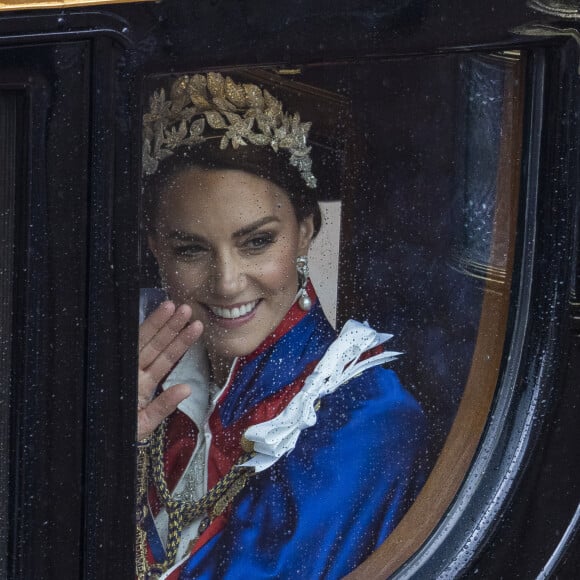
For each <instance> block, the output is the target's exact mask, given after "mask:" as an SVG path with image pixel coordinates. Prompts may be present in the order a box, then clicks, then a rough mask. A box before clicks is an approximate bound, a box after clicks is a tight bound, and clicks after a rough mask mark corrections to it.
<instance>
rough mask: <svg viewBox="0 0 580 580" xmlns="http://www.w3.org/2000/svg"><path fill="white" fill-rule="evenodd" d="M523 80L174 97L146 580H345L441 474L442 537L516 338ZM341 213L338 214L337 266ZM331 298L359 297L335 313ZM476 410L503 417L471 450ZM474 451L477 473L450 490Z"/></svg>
mask: <svg viewBox="0 0 580 580" xmlns="http://www.w3.org/2000/svg"><path fill="white" fill-rule="evenodd" d="M518 67H520V63H519V60H518V58H517V55H511V56H510V57H509V58H507V57H505V58H504V57H502V58H499V57H477V56H476V57H472V56H461V57H459V56H453V57H438V58H432V59H418V60H404V61H390V62H383V63H378V62H377V63H372V64H365V65H344V66H327V67H315V68H311V69H308V68H305V69H304V70H302V71H301V72H300V74H299V75H297V76H296V77H295V78H290V79H288V78H286V77H283V76H281V75H279V74H276V72H274V71H268V70H264V69H253V70H236V71H232V72H231V74H230V75H223V76H222V75H221V74H216V73H204V74H197V75H195V74H192V75H190V76H188V77H179V78H175V77H173V78H168V77H156V78H155V77H154V78H151V79H150V82H149V85H148V86H149V88H148V91H149V94H150V95H152V99H151V101H150V102H149V103H148V104H146V105H145V109H146V111H145V117H144V157H143V164H144V174H145V175H144V198H143V216H144V219H143V247H144V248H145V253H144V259H143V284H142V285H143V291H142V300H141V314H142V320H144V322H143V324H142V327H141V332H140V342H141V356H140V369H141V372H140V392H139V394H140V410H139V433H140V438H141V441H140V442H139V445H138V449H139V473H140V477H139V502H140V503H139V510H138V516H139V518H138V519H139V526H138V545H137V572H138V575H139V576H142V577H145V576H146V574H147V573H156V574H158V575H159V576H160V577H166V575H167V574H169V573H170V571H171V570H173V569H174V568H175V569H176V570H180V572H181V573H182V575H183V577H197V576H198V575H201V574H203V573H209V574H210V575H214V576H216V577H220V576H223V575H226V574H230V575H233V576H235V575H236V574H239V575H242V574H243V573H244V572H245V571H247V570H255V571H259V572H256V573H257V574H258V575H264V576H281V577H286V576H288V577H290V576H298V577H308V578H316V577H329V578H331V577H332V578H334V577H336V578H338V577H342V576H344V575H345V574H347V573H349V572H351V571H352V570H353V569H354V568H355V567H357V566H359V565H360V564H361V563H362V562H363V561H364V560H365V558H367V557H368V556H369V555H370V554H371V553H373V552H374V551H375V550H377V548H378V547H379V546H381V544H383V542H384V541H385V539H386V538H387V537H389V535H390V534H391V532H392V531H393V530H394V528H395V527H396V526H397V524H398V523H399V521H400V520H401V518H402V517H403V515H404V514H405V512H406V511H407V509H408V508H409V507H410V506H411V505H412V504H413V501H414V500H415V498H416V497H417V494H418V493H419V490H420V489H421V487H422V483H423V481H424V479H425V477H426V475H427V474H428V472H429V471H430V470H431V468H432V467H433V465H434V464H435V462H436V460H437V458H438V457H439V463H438V464H437V466H436V467H435V470H434V472H433V473H434V476H433V477H431V478H430V480H429V482H430V484H428V485H427V486H426V488H425V489H426V490H427V491H424V492H423V493H422V496H421V497H423V496H425V495H426V494H427V495H428V494H429V493H431V496H430V497H431V499H433V497H435V496H437V494H439V496H438V499H437V501H434V502H433V504H437V503H438V502H439V504H441V505H439V504H438V505H437V506H436V507H435V508H434V509H433V510H432V511H433V514H434V515H433V517H431V519H430V518H429V517H427V516H425V517H424V519H425V522H427V523H426V524H424V523H422V524H421V525H418V526H416V527H417V528H421V533H423V532H425V530H427V527H429V526H430V528H429V529H432V527H433V525H435V523H436V521H437V519H438V517H439V516H437V514H438V513H440V512H439V511H437V510H439V508H440V507H441V506H443V509H444V507H446V506H447V505H448V504H449V501H450V500H451V498H452V497H453V494H454V493H455V491H454V490H456V487H455V488H454V487H453V486H454V485H455V483H457V482H458V481H461V479H462V477H463V476H464V474H465V470H466V469H467V466H468V462H469V457H470V455H469V453H472V452H473V450H474V447H473V445H474V443H473V442H475V443H476V442H477V440H478V439H479V436H480V434H481V429H482V427H483V422H482V421H484V420H485V416H486V414H487V409H488V406H489V400H490V397H491V394H492V393H493V389H494V387H495V382H496V378H497V371H498V366H497V365H498V360H499V358H498V353H501V348H502V344H503V340H504V335H505V323H506V313H507V310H506V304H507V302H506V297H507V294H508V292H509V280H510V275H511V264H512V260H513V246H514V235H515V231H514V224H515V219H514V218H515V207H516V201H517V185H514V184H517V175H518V172H519V169H518V160H519V148H520V141H519V133H520V131H521V128H520V123H519V119H520V117H521V112H520V111H521V109H520V108H519V103H520V102H521V97H520V96H519V95H518V94H517V91H515V90H514V86H516V84H517V83H516V81H517V78H518V75H519V74H521V69H520V68H518ZM232 79H233V80H232ZM510 91H511V92H510ZM296 112H299V115H298V114H297V113H296ZM510 155H511V156H512V157H511V159H512V162H511V163H509V164H506V163H505V162H504V161H502V160H503V159H505V158H507V157H509V156H510ZM319 201H325V202H327V205H326V208H327V210H328V211H329V212H330V215H333V216H334V217H333V218H332V219H330V218H329V219H327V220H325V222H326V223H323V224H322V231H324V230H325V228H326V230H327V231H326V235H327V239H328V240H330V241H326V242H324V243H322V244H320V245H319V247H318V248H315V247H311V246H312V242H313V240H314V238H315V237H317V234H318V231H319V229H320V213H319V211H320V210H319V207H318V204H317V202H319ZM321 235H322V234H321ZM337 240H340V243H338V242H337ZM311 252H312V254H311ZM314 253H316V257H315V256H314ZM309 255H310V258H311V259H310V261H309V263H308V265H307V261H306V260H305V259H304V257H305V256H309ZM318 268H319V269H318ZM309 269H310V272H309ZM317 269H318V270H317ZM310 273H311V274H312V276H311V278H312V280H314V282H315V283H314V285H313V284H312V281H311V280H310V278H309V274H310ZM500 273H501V275H500ZM317 280H322V281H323V282H328V280H337V281H338V283H337V284H336V283H335V284H334V291H333V287H332V286H333V285H332V284H327V287H328V288H329V289H328V288H327V290H325V293H324V294H325V298H324V299H323V300H322V304H323V306H324V312H323V310H322V309H321V308H320V306H319V301H318V298H317V295H316V291H315V289H314V287H315V286H316V285H317ZM492 284H496V286H497V287H496V286H492ZM490 293H492V294H493V295H494V296H496V297H497V299H496V300H495V302H493V300H492V299H491V298H489V295H490ZM167 300H170V302H167ZM333 309H335V310H333ZM334 312H336V323H337V324H336V326H337V328H338V330H339V331H340V329H341V328H343V326H344V328H345V329H346V331H347V334H344V332H345V331H344V330H343V333H342V334H340V336H338V338H337V333H336V332H335V331H334V330H333V326H334V320H332V323H333V324H329V323H328V322H327V320H326V317H325V313H326V315H327V316H330V317H331V318H332V319H334ZM347 319H354V320H368V321H369V323H370V327H365V326H362V325H360V324H358V323H353V322H348V323H346V324H345V322H346V321H347ZM486 319H489V320H490V321H491V324H488V323H484V322H483V321H484V320H486ZM198 320H199V321H201V323H202V324H200V323H199V322H193V321H198ZM480 320H481V321H482V322H480ZM371 328H376V329H377V330H379V331H380V332H385V331H394V333H395V338H393V339H392V340H391V342H390V343H389V344H388V347H387V348H389V349H390V348H392V349H393V350H395V349H396V350H397V351H403V352H404V353H405V354H404V356H402V357H400V358H396V357H394V356H392V355H393V353H389V352H386V351H385V348H386V347H385V346H384V345H382V346H379V345H380V344H381V343H383V342H384V340H385V339H386V338H387V337H386V336H383V335H381V334H377V333H376V332H375V331H373V330H371ZM391 345H392V346H391ZM490 345H493V348H495V350H494V351H493V352H491V351H489V352H488V351H487V350H486V349H488V347H489V346H490ZM375 347H378V348H375ZM486 355H487V358H486ZM485 360H487V361H488V362H487V363H486V362H485ZM482 361H483V362H482ZM381 365H382V366H384V367H386V368H380V366H381ZM482 365H483V366H482ZM393 371H396V372H397V373H398V374H399V376H401V378H402V384H403V385H405V387H406V389H407V390H406V389H405V388H403V387H402V386H401V383H400V382H399V380H398V379H397V375H395V373H394V372H393ZM474 377H477V380H479V383H478V384H477V385H476V380H475V379H474ZM474 392H476V393H483V395H482V396H481V397H480V399H477V398H474V397H473V396H472V395H471V394H470V393H474ZM176 406H178V410H177V411H175V412H172V411H173V409H175V407H176ZM465 408H467V409H468V411H470V412H471V411H473V412H476V414H478V416H479V417H480V420H479V423H477V425H478V427H477V428H476V429H475V430H474V431H473V430H472V431H473V433H472V434H471V436H470V437H467V438H463V439H462V437H461V436H454V435H453V433H454V430H455V431H457V430H459V432H461V429H462V425H463V423H464V422H465V421H464V417H465V416H466V411H465ZM421 409H422V410H421ZM165 417H167V418H165ZM158 424H159V426H158ZM471 424H472V425H473V424H474V423H473V421H472V422H471ZM452 425H453V428H452ZM450 431H451V435H450V436H449V439H453V440H454V441H455V444H456V446H457V445H458V444H459V443H458V442H461V441H464V442H466V443H465V446H464V448H463V449H457V451H458V452H459V453H460V454H462V456H463V457H464V459H465V458H467V460H466V461H462V462H457V463H458V464H459V466H458V467H457V469H454V470H451V471H453V474H452V476H451V477H450V478H449V479H450V481H451V483H450V484H446V489H445V492H444V493H440V492H441V489H439V488H438V487H437V486H439V485H441V481H442V479H441V478H440V479H439V480H438V481H439V483H433V482H434V481H437V480H436V477H435V476H436V474H437V472H438V470H439V471H441V467H440V464H441V462H442V461H443V460H444V458H445V457H446V453H447V456H448V455H449V452H448V451H447V452H444V453H443V454H441V455H440V451H441V448H442V445H443V442H444V441H445V439H446V438H447V437H448V434H449V433H450ZM470 446H472V447H473V449H472V447H470ZM450 448H452V445H451V447H450V443H449V442H448V445H447V447H446V449H447V450H448V449H450ZM454 452H455V451H454ZM448 461H449V460H448ZM455 472H457V473H455ZM457 485H458V483H457ZM429 490H430V491H429ZM421 497H420V499H421ZM423 501H424V502H425V500H423ZM416 506H417V503H415V507H416ZM429 509H430V508H428V509H427V510H424V513H425V512H428V511H429ZM411 511H413V510H411ZM427 515H428V514H427ZM433 518H436V519H433ZM407 519H408V518H406V519H405V521H407ZM415 523H416V520H415ZM400 528H401V526H399V528H398V529H400ZM398 529H397V532H398ZM425 533H427V532H425ZM423 539H424V538H423ZM387 543H388V541H387ZM383 547H384V545H383ZM377 554H380V549H379V550H378V551H376V552H375V553H374V555H373V558H375V557H377ZM407 555H409V554H407ZM397 557H398V556H397V554H395V553H394V552H393V561H397Z"/></svg>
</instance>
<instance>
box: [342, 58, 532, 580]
mask: <svg viewBox="0 0 580 580" xmlns="http://www.w3.org/2000/svg"><path fill="white" fill-rule="evenodd" d="M523 74H524V58H521V59H520V60H518V61H515V60H512V61H509V60H508V59H506V73H505V89H504V99H505V106H504V110H503V119H502V126H503V127H509V129H510V130H506V131H504V137H503V138H502V140H501V144H500V155H499V159H500V163H499V168H498V176H497V180H498V181H497V183H498V203H497V207H496V212H495V219H494V224H495V226H494V236H493V249H492V257H491V261H492V263H493V259H494V255H493V253H494V250H495V249H496V248H501V247H503V248H505V247H506V246H505V241H506V237H507V239H508V240H509V244H508V245H507V247H508V248H509V253H508V256H507V272H506V278H505V286H504V289H503V291H502V292H498V291H497V287H496V286H495V285H494V284H493V282H492V281H488V282H487V283H486V288H485V294H484V298H483V304H482V310H481V317H480V323H479V331H478V335H477V341H476V345H475V350H474V354H473V359H472V364H471V369H470V372H469V377H468V379H467V383H466V386H465V391H464V394H463V397H462V400H461V403H460V406H459V409H458V411H457V415H456V417H455V421H454V422H453V426H452V427H451V430H450V432H449V435H448V436H447V440H446V442H445V446H444V447H443V450H442V452H441V455H440V456H439V459H438V460H437V463H436V464H435V467H434V468H433V471H432V472H431V474H430V476H429V479H428V480H427V482H426V483H425V486H424V487H423V489H422V490H421V493H420V494H419V497H418V498H417V500H416V501H415V502H414V504H413V505H412V506H411V508H410V509H409V511H408V512H407V513H406V514H405V517H404V518H403V519H402V520H401V522H400V523H399V525H398V526H397V527H396V529H395V530H394V531H393V533H392V534H391V535H390V536H389V537H388V538H387V540H386V541H385V542H384V543H383V544H382V545H381V546H380V547H379V548H378V549H377V550H376V551H375V552H373V554H371V556H370V557H369V558H368V559H367V560H365V562H363V563H362V564H361V565H360V566H359V567H358V568H357V569H356V570H354V571H353V572H351V573H350V574H349V575H348V576H346V578H347V579H348V580H372V579H377V580H378V579H380V580H384V579H385V578H387V577H389V576H390V575H392V574H393V573H394V572H396V571H397V569H399V568H400V567H401V566H402V565H403V564H404V563H405V562H406V561H407V560H408V559H409V558H410V557H411V556H412V555H413V554H414V553H415V552H416V551H417V550H418V549H419V548H420V547H421V546H422V545H423V544H424V542H425V541H426V540H427V539H428V537H429V536H430V535H431V533H432V532H433V531H434V530H435V529H436V527H437V525H438V524H439V522H440V521H441V519H442V517H443V516H444V514H445V512H446V511H447V509H448V508H449V506H450V505H451V502H452V501H453V499H454V498H455V496H456V494H457V492H458V491H459V488H460V486H461V484H462V482H463V480H464V478H465V476H466V474H467V472H468V470H469V467H470V465H471V462H472V460H473V457H474V455H475V452H476V450H477V447H478V445H479V443H480V439H481V436H482V433H483V431H484V428H485V425H486V422H487V418H488V414H489V411H490V408H491V403H492V400H493V397H494V394H495V390H496V385H497V382H498V378H499V370H500V364H501V360H502V357H503V352H504V342H505V337H506V331H507V322H508V313H509V304H510V286H511V274H512V270H513V263H514V248H515V235H516V224H517V214H518V212H517V208H518V198H519V190H520V166H521V150H522V118H523V100H524V99H523V86H524V83H523V82H522V79H523ZM492 286H494V287H492Z"/></svg>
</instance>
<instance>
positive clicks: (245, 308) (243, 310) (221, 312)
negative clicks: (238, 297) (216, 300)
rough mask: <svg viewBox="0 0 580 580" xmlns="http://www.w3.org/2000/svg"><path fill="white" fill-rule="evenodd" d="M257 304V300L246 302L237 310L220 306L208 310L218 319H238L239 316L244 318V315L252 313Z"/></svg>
mask: <svg viewBox="0 0 580 580" xmlns="http://www.w3.org/2000/svg"><path fill="white" fill-rule="evenodd" d="M256 304H258V301H257V300H254V302H248V303H247V304H242V306H239V307H237V308H231V309H230V308H221V307H220V306H209V305H208V307H209V309H210V310H211V311H212V312H213V313H214V314H215V315H216V316H219V317H220V318H240V316H245V315H246V314H248V313H250V312H252V310H254V308H255V307H256Z"/></svg>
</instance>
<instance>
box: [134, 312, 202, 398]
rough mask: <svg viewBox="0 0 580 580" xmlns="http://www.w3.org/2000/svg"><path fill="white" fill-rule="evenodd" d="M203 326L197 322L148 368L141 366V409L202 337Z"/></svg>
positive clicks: (178, 336)
mask: <svg viewBox="0 0 580 580" xmlns="http://www.w3.org/2000/svg"><path fill="white" fill-rule="evenodd" d="M202 332H203V324H202V323H201V322H199V321H195V322H193V323H192V324H189V325H187V326H186V327H185V328H184V329H183V330H181V331H180V332H179V333H178V334H177V335H176V336H174V338H173V340H172V341H171V342H170V343H169V344H168V345H167V346H166V347H165V348H164V349H163V350H162V351H161V352H160V353H159V354H158V355H157V357H156V358H155V360H154V361H153V362H152V364H150V365H149V366H148V367H147V368H143V367H142V365H141V360H140V364H139V407H140V408H142V407H144V406H145V405H146V404H147V403H148V402H149V401H150V400H151V398H152V397H153V395H154V393H155V389H156V388H157V385H159V383H160V382H161V381H162V380H163V378H164V377H165V376H166V375H167V373H169V371H170V370H171V369H172V368H173V367H174V366H175V365H176V364H177V362H178V361H179V360H180V359H181V357H182V356H183V355H184V354H185V353H186V352H187V350H188V349H189V347H190V346H191V345H192V344H193V343H194V342H195V341H196V340H197V339H198V338H199V337H200V335H201V333H202Z"/></svg>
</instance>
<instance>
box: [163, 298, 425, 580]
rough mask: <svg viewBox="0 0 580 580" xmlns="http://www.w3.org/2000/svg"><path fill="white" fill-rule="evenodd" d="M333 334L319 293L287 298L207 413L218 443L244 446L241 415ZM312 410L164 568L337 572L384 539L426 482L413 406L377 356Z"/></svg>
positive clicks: (285, 574) (205, 574) (213, 572)
mask: <svg viewBox="0 0 580 580" xmlns="http://www.w3.org/2000/svg"><path fill="white" fill-rule="evenodd" d="M335 337H336V333H335V331H334V330H333V329H332V327H331V326H330V324H329V323H328V321H327V320H326V318H325V316H324V314H323V312H322V309H321V308H320V306H319V304H318V303H315V304H314V306H313V308H312V310H311V311H310V312H309V313H308V314H304V313H301V311H299V309H298V307H297V306H296V305H295V306H294V307H293V309H291V310H290V312H289V313H288V315H287V317H286V318H285V320H284V321H283V322H282V324H281V325H280V327H279V328H278V329H277V330H276V332H275V333H274V335H273V336H271V337H269V338H268V339H267V340H266V342H265V344H263V345H262V346H261V347H259V348H258V350H257V351H256V352H255V353H253V354H252V355H249V356H247V357H242V358H241V359H239V360H238V361H237V363H236V367H235V371H234V373H233V377H232V378H231V380H230V383H229V386H228V387H227V388H226V390H225V391H224V393H223V395H222V397H221V399H220V401H219V403H218V404H217V406H216V408H215V410H214V412H213V414H212V415H213V416H212V421H213V423H212V425H213V426H212V431H213V430H215V431H219V430H222V433H221V435H222V436H221V438H219V437H218V438H214V441H215V442H216V444H218V443H217V441H218V440H220V441H221V442H222V445H223V442H224V441H225V442H227V444H231V446H232V449H229V450H227V452H228V453H231V454H232V457H234V456H235V457H237V456H239V455H241V453H242V450H241V448H239V432H240V431H239V425H240V424H244V420H245V417H246V418H247V417H248V416H249V414H251V413H252V412H255V411H256V409H258V410H259V409H260V406H267V405H270V406H271V405H272V404H273V405H274V406H275V404H276V401H279V400H280V398H281V397H282V398H283V397H284V396H285V391H286V390H287V389H288V388H290V389H293V390H294V391H293V392H295V390H296V388H297V385H300V384H301V383H302V382H303V380H304V377H305V376H307V374H308V370H311V369H312V367H313V365H315V363H316V361H318V360H319V359H320V358H321V357H322V355H323V354H324V352H325V351H326V349H327V348H328V346H329V345H330V343H331V342H332V341H333V340H334V338H335ZM305 370H306V372H305ZM289 386H290V387H289ZM286 396H287V394H286ZM317 416H318V420H317V423H316V425H314V426H313V427H311V428H308V429H306V430H304V431H303V432H302V433H301V435H300V438H299V439H298V443H297V445H296V448H295V449H294V450H293V451H292V452H291V453H290V454H288V455H286V456H284V457H283V458H282V459H280V460H279V461H278V462H277V463H276V464H275V465H274V466H272V467H271V468H269V469H267V470H265V471H264V472H261V473H259V474H257V475H255V476H253V477H252V478H251V479H250V481H249V483H248V484H247V486H246V487H245V488H244V489H243V490H242V492H241V493H240V494H239V495H238V496H237V498H236V499H235V500H234V502H233V505H232V506H231V508H230V511H229V513H228V514H226V516H224V517H223V518H222V519H221V522H214V524H212V526H210V528H209V529H208V530H206V532H204V534H203V535H202V536H201V538H200V540H199V541H198V544H197V546H196V548H195V549H194V551H193V553H192V554H191V555H190V556H189V557H188V558H187V559H186V560H185V562H182V563H181V565H179V566H178V567H176V568H175V569H174V570H173V571H172V572H171V573H170V574H168V575H167V578H170V579H174V580H175V579H177V578H179V579H181V580H188V579H193V578H207V579H209V578H213V579H216V578H219V579H222V578H224V579H225V578H231V579H240V578H248V579H252V580H257V579H261V578H304V579H308V580H311V579H315V578H327V579H334V578H341V577H342V576H344V575H346V574H348V573H349V572H350V571H352V570H353V569H354V568H355V567H356V566H357V565H358V564H360V563H361V562H362V561H363V560H364V559H365V558H366V557H367V556H368V555H369V554H370V553H371V552H372V551H373V550H374V549H376V548H377V547H378V546H379V545H380V544H381V543H382V542H383V541H384V540H385V538H386V537H387V536H388V535H389V534H390V532H391V531H392V530H393V529H394V527H395V526H396V525H397V523H398V522H399V520H400V519H401V517H402V516H403V514H404V513H405V511H406V510H407V509H408V508H409V506H410V504H411V503H412V501H413V500H414V498H415V497H416V495H417V493H418V491H419V490H420V488H421V486H422V484H423V481H424V474H423V472H422V470H421V463H422V461H421V459H422V453H423V449H424V447H425V437H426V428H425V421H424V416H423V413H422V411H421V409H420V407H419V405H418V404H417V402H416V401H415V400H414V399H413V397H412V396H411V395H410V394H409V393H408V392H407V391H406V390H404V389H403V387H402V386H401V384H400V382H399V380H398V379H397V376H396V374H395V373H394V372H393V371H392V370H385V369H383V368H381V367H374V368H372V369H370V370H367V371H365V372H363V373H362V374H361V375H359V376H358V377H356V378H354V379H352V380H351V381H349V382H348V383H346V384H344V385H342V386H341V387H340V388H339V389H338V390H337V391H335V392H334V393H332V394H331V395H328V396H327V397H325V398H323V399H322V401H321V407H320V410H319V411H318V413H317ZM235 426H238V429H237V430H236V429H234V427H235ZM228 430H231V432H232V435H231V437H228ZM224 435H225V436H224ZM210 456H211V454H210ZM234 461H235V460H234ZM218 463H219V461H218ZM222 463H223V460H222ZM208 469H210V471H211V470H215V466H212V465H210V466H209V467H208Z"/></svg>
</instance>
